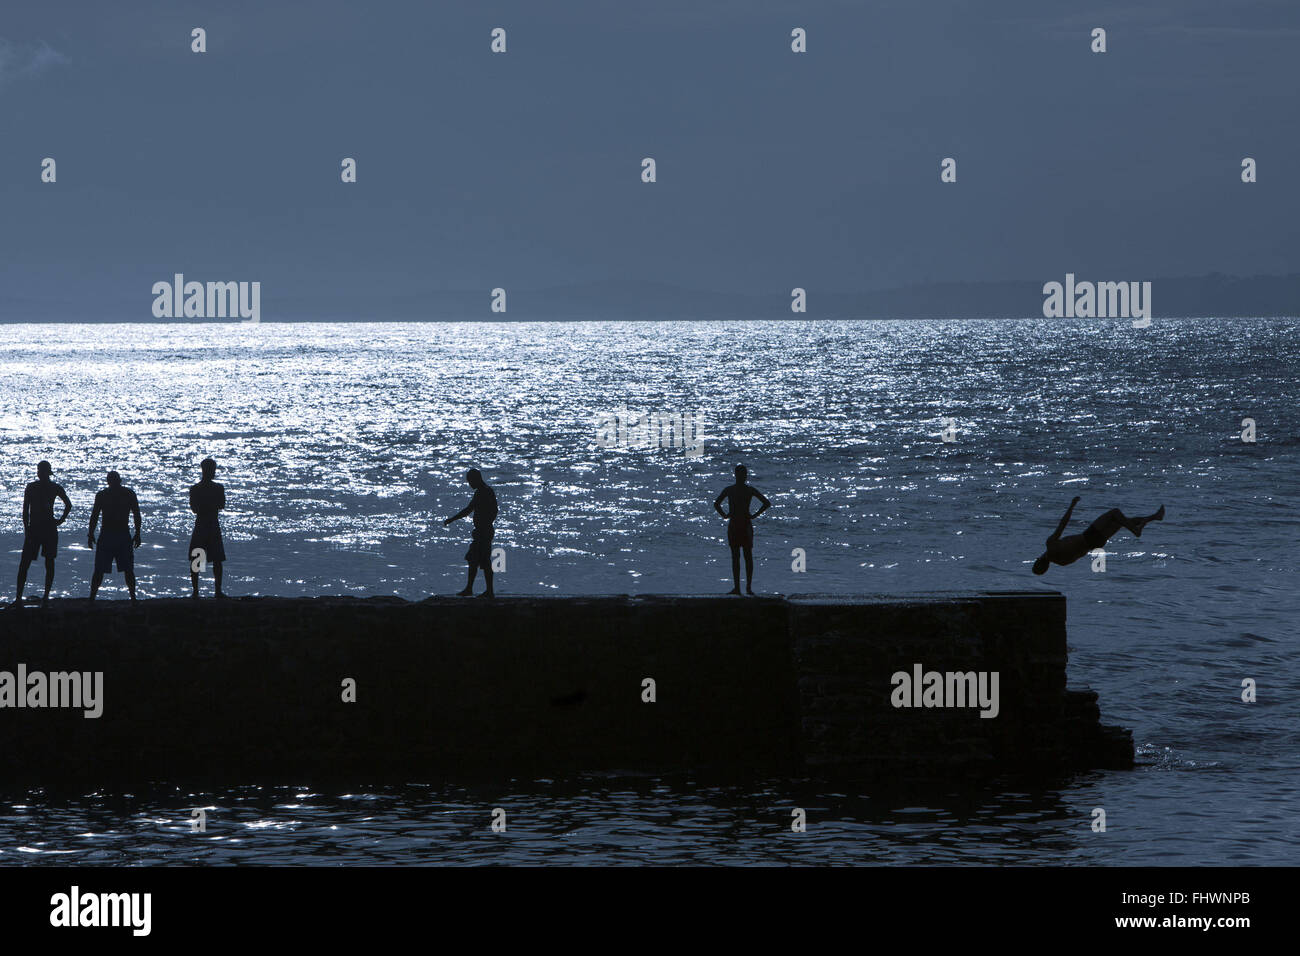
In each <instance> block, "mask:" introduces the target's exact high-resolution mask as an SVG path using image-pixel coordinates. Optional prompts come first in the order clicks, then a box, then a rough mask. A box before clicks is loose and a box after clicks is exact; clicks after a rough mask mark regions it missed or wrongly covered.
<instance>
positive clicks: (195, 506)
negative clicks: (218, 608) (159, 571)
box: [190, 458, 226, 598]
mask: <svg viewBox="0 0 1300 956" xmlns="http://www.w3.org/2000/svg"><path fill="white" fill-rule="evenodd" d="M199 468H200V469H202V471H203V478H202V480H200V481H199V483H198V484H196V485H191V486H190V510H191V511H193V512H194V514H195V515H196V517H195V519H194V532H193V533H192V534H191V535H190V586H191V587H192V588H193V593H192V594H191V595H190V596H191V597H193V598H197V597H198V596H199V571H201V570H203V568H204V567H205V566H206V565H209V564H210V565H212V580H213V582H214V583H215V584H216V596H217V597H219V598H224V597H225V596H226V595H225V594H224V593H223V592H222V590H221V565H222V563H223V562H224V561H225V560H226V548H225V543H224V542H223V541H222V539H221V523H220V521H219V520H218V517H217V516H218V514H219V513H220V512H221V511H222V510H223V509H224V508H225V507H226V489H225V488H224V487H223V486H222V485H220V484H218V483H217V482H216V481H214V480H213V479H214V478H215V477H216V474H217V463H216V462H215V461H213V460H212V459H211V458H204V459H203V461H202V463H200V465H199Z"/></svg>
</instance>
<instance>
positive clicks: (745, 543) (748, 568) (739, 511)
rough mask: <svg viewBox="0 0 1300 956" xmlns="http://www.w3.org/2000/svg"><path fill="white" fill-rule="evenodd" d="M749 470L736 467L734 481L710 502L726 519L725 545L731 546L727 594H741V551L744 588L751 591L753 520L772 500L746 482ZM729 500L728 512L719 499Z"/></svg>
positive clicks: (752, 575)
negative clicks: (731, 584)
mask: <svg viewBox="0 0 1300 956" xmlns="http://www.w3.org/2000/svg"><path fill="white" fill-rule="evenodd" d="M748 477H749V469H748V468H746V467H745V466H744V465H737V466H736V483H735V484H734V485H728V486H727V487H726V488H723V489H722V494H720V495H718V497H717V498H715V499H714V501H713V509H714V510H715V511H717V513H718V514H720V515H722V517H724V518H726V519H727V544H728V545H729V546H730V548H731V577H732V580H733V581H735V582H736V586H735V587H733V588H732V589H731V590H730V591H728V592H727V593H728V594H739V593H740V552H741V551H742V550H743V551H744V552H745V591H746V593H748V594H750V595H752V594H753V593H754V519H755V518H757V517H758V516H759V515H761V514H762V513H763V512H764V511H766V510H767V509H768V508H770V507H772V502H770V501H768V500H767V499H766V498H764V497H763V493H762V492H761V491H759V490H758V489H757V488H754V487H752V486H751V485H748V484H746V479H747V478H748ZM755 498H757V499H758V500H759V502H760V507H759V509H758V510H757V511H755V512H754V513H753V514H752V515H751V514H750V513H749V503H750V501H752V500H753V499H755ZM724 500H726V501H727V502H729V505H728V507H729V509H730V510H729V511H723V510H722V502H723V501H724Z"/></svg>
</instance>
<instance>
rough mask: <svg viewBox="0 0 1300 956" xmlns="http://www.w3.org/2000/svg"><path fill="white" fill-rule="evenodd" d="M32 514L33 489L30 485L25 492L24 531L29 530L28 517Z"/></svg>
mask: <svg viewBox="0 0 1300 956" xmlns="http://www.w3.org/2000/svg"><path fill="white" fill-rule="evenodd" d="M31 514H32V489H31V488H30V487H29V488H28V489H27V490H26V491H24V492H23V531H24V533H25V532H26V531H27V519H28V518H30V517H31Z"/></svg>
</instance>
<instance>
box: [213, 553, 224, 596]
mask: <svg viewBox="0 0 1300 956" xmlns="http://www.w3.org/2000/svg"><path fill="white" fill-rule="evenodd" d="M212 580H213V582H214V583H215V584H216V586H217V594H216V596H217V597H219V598H223V597H225V596H226V595H225V594H224V593H223V592H222V590H221V562H220V561H213V562H212Z"/></svg>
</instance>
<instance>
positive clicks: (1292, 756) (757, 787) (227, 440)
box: [0, 319, 1300, 865]
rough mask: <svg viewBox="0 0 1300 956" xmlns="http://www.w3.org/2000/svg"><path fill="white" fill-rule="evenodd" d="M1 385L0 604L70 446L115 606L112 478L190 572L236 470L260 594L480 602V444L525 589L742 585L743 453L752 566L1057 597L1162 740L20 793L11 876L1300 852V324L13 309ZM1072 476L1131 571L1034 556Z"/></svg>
mask: <svg viewBox="0 0 1300 956" xmlns="http://www.w3.org/2000/svg"><path fill="white" fill-rule="evenodd" d="M0 397H2V398H3V403H2V405H0V553H3V555H4V561H3V565H4V569H2V570H0V587H3V588H11V587H12V581H13V573H14V571H15V570H16V567H17V562H18V554H19V550H20V545H21V524H20V519H19V513H20V508H21V500H22V489H23V486H24V485H25V483H26V482H28V481H30V480H32V478H33V477H34V470H35V463H36V462H37V461H38V460H39V459H42V458H46V459H49V460H50V461H51V462H52V463H53V465H54V469H55V479H56V480H57V481H59V482H61V483H62V484H63V485H64V487H65V488H66V489H67V491H68V494H69V495H70V497H71V498H72V502H73V508H74V511H73V514H72V517H71V518H70V519H69V521H68V523H67V524H66V525H64V528H63V534H62V536H61V541H60V559H59V565H58V576H57V578H56V583H55V589H54V591H55V596H56V597H84V596H85V594H86V593H87V591H88V586H89V585H88V581H89V574H90V570H91V553H90V551H89V550H87V549H86V548H85V541H84V539H85V522H86V519H87V517H88V515H89V510H90V504H91V501H92V498H93V495H94V492H95V490H97V488H99V487H100V486H101V484H102V476H103V474H104V472H105V471H106V470H107V469H108V468H116V469H117V470H118V471H120V472H121V473H122V476H123V479H124V481H125V482H126V483H127V484H129V485H131V486H132V487H134V488H135V489H136V491H137V493H138V494H139V497H140V501H141V505H142V508H143V511H144V522H145V524H144V547H142V548H141V549H140V551H139V552H138V553H137V558H136V567H137V573H138V575H139V578H140V587H141V592H142V594H143V595H144V596H155V595H158V596H161V595H180V594H184V593H186V591H187V589H188V580H187V572H188V567H187V565H186V555H185V549H186V545H187V542H188V534H189V528H190V516H189V512H188V508H187V502H186V496H185V491H186V489H187V487H188V486H189V484H191V483H192V482H194V481H196V480H197V478H198V462H199V460H200V459H201V458H203V457H204V456H206V455H211V456H213V457H215V458H216V459H217V460H218V462H219V463H220V466H221V470H220V473H219V475H218V480H220V481H222V482H224V484H225V485H226V491H227V499H228V502H229V504H228V510H227V512H226V515H225V518H224V529H225V538H226V550H227V552H228V556H229V560H228V563H227V567H226V583H227V589H228V590H229V591H231V592H232V593H234V594H281V595H297V594H304V595H314V594H334V593H337V594H358V595H364V594H398V595H401V596H404V597H408V598H416V599H418V598H421V597H424V596H426V595H428V594H431V593H442V594H446V593H451V592H454V591H456V590H458V589H459V588H460V587H461V586H462V585H463V583H464V582H463V574H464V565H463V563H462V557H461V556H462V554H463V553H464V550H465V546H466V542H467V534H468V528H466V527H464V526H463V525H461V526H455V525H454V526H452V527H451V528H444V527H443V526H442V524H441V519H442V518H443V517H446V516H448V515H450V514H452V513H454V512H455V511H457V510H458V509H459V508H460V507H462V506H463V505H464V504H465V503H466V502H467V501H468V497H469V490H468V488H467V487H466V486H465V485H464V483H463V478H462V475H463V473H464V471H465V470H466V468H468V467H470V466H477V467H479V468H481V469H482V470H483V472H484V474H485V476H486V477H487V479H488V481H489V482H491V483H492V484H493V485H494V487H496V489H497V492H498V495H499V498H500V503H501V516H500V519H499V520H498V524H497V541H496V543H497V544H500V545H502V546H503V547H505V548H506V554H507V570H506V572H505V573H502V574H500V575H499V577H498V588H499V589H500V590H501V591H503V592H510V593H527V594H554V595H563V594H575V593H659V592H670V593H714V592H720V591H724V590H726V589H727V588H728V587H730V563H729V558H728V554H727V551H726V548H725V546H724V543H723V534H724V526H723V523H722V522H721V521H720V520H719V519H718V518H717V517H716V515H714V513H713V511H712V508H711V504H710V503H711V501H712V499H713V498H714V496H715V495H716V494H717V493H718V491H720V490H721V489H722V487H723V486H725V485H726V484H729V483H730V481H731V469H732V467H733V466H734V465H735V464H736V463H737V462H744V463H745V464H747V465H748V466H749V468H750V474H751V481H752V483H753V484H754V485H755V486H756V487H758V488H759V489H760V490H761V491H763V492H764V493H765V494H766V495H767V496H768V497H769V498H771V500H772V502H773V508H772V510H771V511H770V512H769V513H768V514H767V515H764V516H763V517H762V518H761V519H760V520H759V522H758V523H757V540H756V555H757V571H756V574H755V586H756V589H758V590H760V591H766V592H769V593H770V592H781V593H790V592H796V591H830V592H928V591H934V590H953V589H967V588H975V589H1019V588H1026V587H1029V588H1033V587H1048V588H1055V589H1058V590H1060V591H1062V592H1064V593H1065V594H1066V595H1067V596H1068V598H1069V645H1070V678H1071V681H1072V682H1073V683H1074V684H1076V685H1080V684H1087V685H1089V686H1091V687H1093V688H1094V689H1096V690H1097V691H1098V692H1099V693H1100V695H1101V706H1102V712H1103V717H1104V719H1105V721H1106V722H1108V723H1119V724H1122V725H1124V726H1128V727H1131V728H1133V731H1134V739H1135V741H1136V742H1137V744H1138V749H1139V760H1140V762H1141V765H1140V767H1139V769H1137V770H1136V771H1133V772H1124V773H1120V772H1106V773H1092V774H1086V775H1080V776H1077V777H1075V778H1073V779H1070V780H1063V781H1059V782H1057V783H1055V784H1052V785H1050V786H1049V785H1042V786H1039V787H1036V788H1034V789H1026V788H1025V787H1024V786H1023V785H1021V784H1016V783H1011V782H1003V783H994V784H991V785H989V786H987V787H980V788H975V789H960V790H957V789H945V788H938V789H934V788H925V789H917V788H915V787H909V786H904V785H899V786H898V787H894V788H889V789H887V790H886V789H873V790H871V791H869V792H868V791H867V790H864V789H862V788H846V787H845V786H844V785H842V784H838V783H834V782H826V781H817V780H761V781H749V782H743V783H742V782H735V781H727V782H717V781H707V780H700V779H697V778H695V777H693V776H689V775H682V776H672V777H629V776H617V775H614V776H587V777H581V778H576V779H567V780H533V779H520V780H514V781H498V782H494V783H492V784H490V785H487V784H483V783H481V782H480V783H474V782H469V781H454V782H444V783H441V784H438V785H423V784H419V785H417V784H412V785H410V786H407V787H391V788H382V789H374V790H360V791H358V792H355V793H346V792H341V791H327V792H320V791H317V790H313V789H312V788H310V787H307V786H305V785H304V782H303V781H295V780H286V781H284V782H283V786H280V787H250V786H243V785H241V781H237V780H232V781H229V787H228V789H224V790H221V791H219V792H215V793H198V794H195V793H186V792H182V791H180V790H177V789H176V788H174V787H169V786H168V785H167V783H166V782H165V781H161V782H159V783H158V785H156V786H153V787H150V788H148V790H147V791H144V790H142V792H140V793H134V794H124V793H109V792H95V793H87V794H56V793H49V792H44V791H21V792H18V791H14V790H12V789H10V790H7V791H4V790H0V864H30V863H37V864H51V863H77V864H86V863H101V864H107V863H124V864H130V863H214V864H228V863H305V864H312V863H314V864H337V863H348V862H381V863H401V864H418V863H587V864H592V863H595V864H601V863H605V864H609V863H614V864H625V863H639V862H648V863H659V864H667V863H736V864H745V863H761V864H768V863H891V864H908V863H995V864H996V863H1031V864H1032V863H1043V864H1053V863H1061V862H1068V863H1078V864H1086V865H1098V864H1101V865H1106V864H1117V865H1130V864H1255V863H1261V864H1262V863H1274V864H1297V863H1300V822H1298V820H1300V816H1298V815H1297V812H1296V811H1297V796H1298V793H1297V791H1298V788H1300V664H1298V663H1297V654H1296V648H1297V642H1298V637H1297V622H1298V621H1300V595H1298V594H1297V588H1298V586H1300V573H1298V568H1300V558H1297V549H1296V547H1295V541H1296V538H1297V534H1298V533H1300V517H1298V516H1297V509H1296V490H1297V468H1296V466H1297V463H1298V459H1300V321H1297V320H1295V319H1197V320H1172V319H1166V320H1160V319H1156V320H1155V321H1154V322H1153V324H1152V326H1151V327H1150V328H1148V329H1133V328H1131V327H1130V324H1129V323H1128V322H1118V321H1109V320H1076V321H1069V320H1005V321H963V322H950V321H935V322H916V321H909V322H819V323H812V322H809V323H799V322H781V323H769V322H752V323H738V322H700V323H690V324H688V323H647V322H636V323H619V322H609V323H602V322H585V323H486V322H465V323H439V324H388V323H365V324H361V323H358V324H293V325H280V324H270V323H263V324H260V325H255V326H254V325H237V324H214V323H204V322H195V323H190V324H179V323H178V324H139V325H100V324H62V325H0ZM624 405H625V406H626V408H627V410H628V411H629V413H649V412H654V413H666V414H672V413H685V414H686V415H687V416H688V417H691V416H694V420H695V421H696V422H698V424H699V428H700V433H701V434H702V436H703V439H704V449H703V454H702V455H700V456H699V457H692V456H689V455H687V454H686V453H685V452H684V450H683V449H681V448H666V449H665V448H651V449H647V448H619V447H602V443H601V442H599V441H598V438H599V437H600V435H599V433H598V429H597V424H596V421H595V419H596V418H597V417H598V416H601V415H602V414H605V413H609V412H614V411H616V410H617V409H618V408H619V407H620V406H624ZM1245 418H1250V419H1253V420H1254V422H1255V428H1256V437H1257V440H1256V441H1255V442H1254V443H1248V442H1244V441H1242V438H1241V433H1242V429H1243V424H1242V420H1243V419H1245ZM945 419H951V420H952V423H951V427H952V428H954V429H955V440H954V441H951V442H945V441H943V440H942V438H941V433H942V432H943V430H944V428H945V425H946V424H947V423H946V422H945ZM606 444H607V443H606ZM1074 495H1080V496H1082V499H1083V500H1082V501H1081V502H1080V504H1079V507H1078V509H1077V511H1076V525H1075V528H1074V530H1082V528H1083V527H1084V525H1085V524H1086V523H1087V522H1089V521H1091V520H1092V519H1093V518H1095V517H1096V516H1097V515H1098V514H1100V513H1101V512H1103V511H1105V510H1107V509H1109V508H1112V507H1119V508H1122V509H1124V511H1126V512H1128V513H1130V514H1145V513H1148V512H1150V511H1153V510H1154V509H1155V508H1156V507H1157V506H1158V505H1159V504H1161V503H1163V504H1164V505H1165V507H1166V509H1167V516H1166V520H1165V521H1164V522H1163V523H1162V524H1156V525H1152V526H1151V527H1150V528H1149V529H1148V530H1147V531H1146V532H1145V533H1144V535H1143V537H1142V538H1141V539H1140V540H1139V539H1134V538H1133V537H1131V536H1130V535H1128V534H1126V533H1121V534H1120V535H1119V536H1118V537H1117V538H1115V539H1113V540H1112V542H1111V546H1110V548H1109V549H1108V550H1109V554H1108V557H1107V566H1106V570H1105V572H1104V573H1097V572H1093V571H1091V569H1090V566H1089V562H1088V561H1087V560H1086V559H1085V560H1084V561H1081V562H1079V563H1077V564H1075V565H1074V566H1072V567H1069V568H1053V569H1052V570H1051V571H1050V572H1049V573H1048V574H1047V576H1046V577H1044V578H1035V577H1034V576H1033V575H1032V574H1031V573H1030V571H1029V565H1030V563H1031V562H1032V560H1033V559H1034V557H1035V556H1036V555H1037V554H1038V553H1039V551H1040V550H1041V546H1042V542H1043V539H1044V538H1045V537H1046V536H1047V535H1048V534H1050V533H1051V531H1052V530H1053V528H1054V527H1055V524H1056V522H1057V520H1058V519H1059V518H1060V515H1061V513H1062V512H1063V510H1064V508H1065V506H1066V505H1067V504H1068V503H1069V500H1070V498H1071V497H1073V496H1074ZM794 548H802V549H804V551H805V552H806V555H807V571H806V572H805V573H796V572H794V571H792V569H791V563H792V562H791V551H792V549H794ZM42 574H43V572H42V570H41V568H40V566H39V563H38V564H37V566H35V567H33V569H32V574H31V580H30V581H29V584H28V594H29V595H30V594H33V593H36V592H37V591H39V588H40V584H41V581H42ZM5 582H8V583H7V584H6V583H5ZM119 583H120V578H114V579H113V580H112V583H111V585H109V586H107V590H106V592H105V594H106V596H107V597H108V598H109V599H118V598H121V597H124V596H125V595H124V594H123V593H122V591H121V589H120V588H119V587H118V586H117V585H118V584H119ZM1243 678H1252V679H1254V680H1255V681H1256V682H1257V683H1258V688H1259V689H1258V701H1257V702H1256V703H1253V704H1245V703H1243V702H1242V701H1241V699H1240V694H1241V682H1242V680H1243ZM796 806H797V807H802V808H804V809H805V810H806V811H807V814H808V830H807V832H806V833H802V834H796V833H792V832H791V831H790V819H791V818H790V810H791V808H792V807H796ZM196 807H206V808H207V829H206V832H204V833H191V832H190V816H191V810H192V809H193V808H196ZM494 807H502V808H504V809H505V810H506V812H507V830H506V832H504V833H494V832H492V830H491V829H490V826H489V824H490V822H491V811H492V808H494ZM1095 807H1103V808H1105V810H1106V813H1107V830H1106V832H1105V833H1095V832H1093V831H1092V829H1091V826H1090V824H1091V820H1092V810H1093V808H1095Z"/></svg>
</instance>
